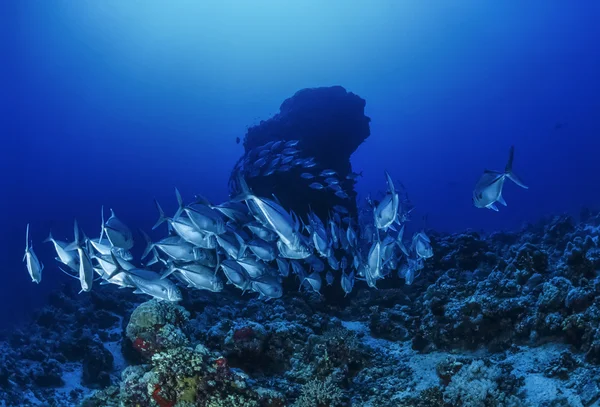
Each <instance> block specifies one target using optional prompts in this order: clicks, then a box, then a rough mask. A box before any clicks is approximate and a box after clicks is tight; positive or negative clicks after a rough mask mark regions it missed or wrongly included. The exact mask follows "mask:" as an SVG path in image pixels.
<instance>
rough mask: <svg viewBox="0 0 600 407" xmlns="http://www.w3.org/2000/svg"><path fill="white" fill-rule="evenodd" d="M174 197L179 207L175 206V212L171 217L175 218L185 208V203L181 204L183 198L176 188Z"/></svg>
mask: <svg viewBox="0 0 600 407" xmlns="http://www.w3.org/2000/svg"><path fill="white" fill-rule="evenodd" d="M175 197H176V198H177V204H178V205H179V208H177V212H175V215H173V219H177V218H178V217H179V215H181V214H182V213H183V210H184V209H185V205H184V204H183V198H182V197H181V193H180V192H179V189H177V188H175Z"/></svg>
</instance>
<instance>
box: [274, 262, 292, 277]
mask: <svg viewBox="0 0 600 407" xmlns="http://www.w3.org/2000/svg"><path fill="white" fill-rule="evenodd" d="M276 260H277V269H278V270H279V274H281V276H282V277H287V276H289V275H290V263H288V262H287V261H286V260H284V259H280V258H277V259H276Z"/></svg>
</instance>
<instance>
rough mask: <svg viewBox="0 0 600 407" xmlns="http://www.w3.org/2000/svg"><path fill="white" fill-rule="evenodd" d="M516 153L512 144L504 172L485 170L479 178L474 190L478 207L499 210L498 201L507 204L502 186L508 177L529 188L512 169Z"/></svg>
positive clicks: (474, 198) (474, 199)
mask: <svg viewBox="0 0 600 407" xmlns="http://www.w3.org/2000/svg"><path fill="white" fill-rule="evenodd" d="M514 155H515V147H514V146H512V147H511V148H510V153H509V156H508V162H507V163H506V167H505V169H504V172H500V171H492V170H484V172H483V175H482V176H481V178H479V181H478V182H477V185H475V189H474V190H473V204H475V206H476V207H477V208H488V209H492V210H494V211H498V207H497V206H496V202H500V203H501V204H502V205H504V206H506V201H505V200H504V198H503V197H502V188H503V187H504V181H505V180H506V178H508V179H510V180H511V181H512V182H514V183H515V184H517V185H518V186H520V187H521V188H525V189H528V188H529V187H527V186H526V185H525V184H524V183H523V181H521V180H520V179H519V177H517V176H516V175H515V173H514V172H513V171H512V164H513V158H514Z"/></svg>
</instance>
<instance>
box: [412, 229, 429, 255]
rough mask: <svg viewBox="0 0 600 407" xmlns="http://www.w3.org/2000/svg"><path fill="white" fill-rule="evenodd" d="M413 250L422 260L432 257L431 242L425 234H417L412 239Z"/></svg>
mask: <svg viewBox="0 0 600 407" xmlns="http://www.w3.org/2000/svg"><path fill="white" fill-rule="evenodd" d="M412 244H413V248H414V250H415V253H417V255H418V256H419V257H420V258H422V259H428V258H430V257H433V248H432V247H431V240H429V237H428V236H427V235H426V234H425V232H419V233H417V234H415V235H414V237H413V243H412Z"/></svg>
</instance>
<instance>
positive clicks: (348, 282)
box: [341, 271, 354, 297]
mask: <svg viewBox="0 0 600 407" xmlns="http://www.w3.org/2000/svg"><path fill="white" fill-rule="evenodd" d="M341 284H342V290H344V292H345V293H346V294H345V295H344V297H345V296H346V295H348V294H350V293H351V292H352V288H354V271H353V272H352V273H350V275H346V274H345V273H343V274H342V280H341Z"/></svg>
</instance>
